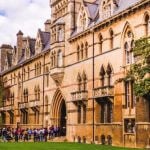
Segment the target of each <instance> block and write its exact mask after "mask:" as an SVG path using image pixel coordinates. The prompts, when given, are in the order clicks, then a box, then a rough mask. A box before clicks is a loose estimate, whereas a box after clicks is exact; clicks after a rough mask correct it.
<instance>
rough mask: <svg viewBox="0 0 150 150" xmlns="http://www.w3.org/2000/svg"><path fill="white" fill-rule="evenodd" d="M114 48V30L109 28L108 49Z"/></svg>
mask: <svg viewBox="0 0 150 150" xmlns="http://www.w3.org/2000/svg"><path fill="white" fill-rule="evenodd" d="M113 48H114V32H113V30H112V29H110V49H113Z"/></svg>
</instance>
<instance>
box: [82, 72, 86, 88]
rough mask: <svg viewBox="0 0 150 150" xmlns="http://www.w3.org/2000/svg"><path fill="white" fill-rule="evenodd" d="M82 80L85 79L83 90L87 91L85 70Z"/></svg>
mask: <svg viewBox="0 0 150 150" xmlns="http://www.w3.org/2000/svg"><path fill="white" fill-rule="evenodd" d="M82 81H83V83H82V84H83V88H82V90H83V91H86V90H87V76H86V74H85V72H84V71H83V74H82Z"/></svg>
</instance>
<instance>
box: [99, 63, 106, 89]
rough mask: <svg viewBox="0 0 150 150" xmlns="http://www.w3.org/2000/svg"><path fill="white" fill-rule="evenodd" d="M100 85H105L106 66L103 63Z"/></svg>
mask: <svg viewBox="0 0 150 150" xmlns="http://www.w3.org/2000/svg"><path fill="white" fill-rule="evenodd" d="M100 82H101V83H100V86H101V87H103V86H104V85H105V69H104V66H103V65H102V66H101V69H100Z"/></svg>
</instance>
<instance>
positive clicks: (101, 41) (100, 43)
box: [99, 34, 103, 53]
mask: <svg viewBox="0 0 150 150" xmlns="http://www.w3.org/2000/svg"><path fill="white" fill-rule="evenodd" d="M99 50H100V53H102V52H103V37H102V34H100V35H99Z"/></svg>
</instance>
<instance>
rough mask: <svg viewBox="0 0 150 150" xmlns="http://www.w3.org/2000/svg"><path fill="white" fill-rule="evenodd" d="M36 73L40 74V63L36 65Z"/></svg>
mask: <svg viewBox="0 0 150 150" xmlns="http://www.w3.org/2000/svg"><path fill="white" fill-rule="evenodd" d="M36 71H37V72H36V75H39V63H37V65H36Z"/></svg>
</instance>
